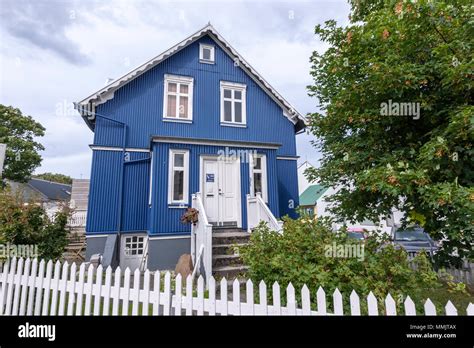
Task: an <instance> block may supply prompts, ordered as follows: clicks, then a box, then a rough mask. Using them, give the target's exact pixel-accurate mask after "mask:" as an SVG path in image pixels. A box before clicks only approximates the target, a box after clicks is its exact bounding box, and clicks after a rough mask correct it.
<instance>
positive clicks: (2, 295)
mask: <svg viewBox="0 0 474 348" xmlns="http://www.w3.org/2000/svg"><path fill="white" fill-rule="evenodd" d="M9 269H10V261H9V260H8V261H7V262H6V263H4V264H3V272H2V282H1V284H2V289H1V291H0V315H3V313H4V310H3V308H4V307H5V305H6V303H7V301H6V300H7V299H6V295H7V287H8V286H9V283H8V271H9Z"/></svg>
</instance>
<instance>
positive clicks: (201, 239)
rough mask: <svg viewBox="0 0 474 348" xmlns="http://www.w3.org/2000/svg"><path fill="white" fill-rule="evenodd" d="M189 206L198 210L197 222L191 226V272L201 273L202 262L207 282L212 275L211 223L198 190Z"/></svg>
mask: <svg viewBox="0 0 474 348" xmlns="http://www.w3.org/2000/svg"><path fill="white" fill-rule="evenodd" d="M191 206H192V207H193V208H194V209H196V210H197V211H198V212H199V213H198V221H197V223H196V224H195V225H192V227H191V256H192V259H193V265H194V270H193V274H194V273H195V272H196V273H197V274H200V273H201V263H202V266H203V267H202V269H203V271H204V278H205V279H206V283H207V279H209V278H210V277H211V275H212V225H211V224H210V223H209V220H208V219H207V214H206V210H205V209H204V204H203V203H202V198H201V193H200V192H196V193H195V194H193V195H192V203H191ZM197 247H199V254H198V255H196V251H197ZM201 249H202V252H201Z"/></svg>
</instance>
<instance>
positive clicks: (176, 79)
mask: <svg viewBox="0 0 474 348" xmlns="http://www.w3.org/2000/svg"><path fill="white" fill-rule="evenodd" d="M170 82H171V83H176V92H168V83H170ZM180 85H187V86H188V94H181V92H180ZM193 86H194V79H193V78H192V77H188V76H179V75H169V74H165V78H164V93H163V120H165V121H174V122H184V123H190V122H192V120H193ZM170 93H171V94H172V95H175V96H176V116H168V115H167V112H168V94H170ZM181 96H187V97H188V117H187V118H180V117H179V101H180V97H181Z"/></svg>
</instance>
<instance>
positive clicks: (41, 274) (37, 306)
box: [35, 260, 45, 315]
mask: <svg viewBox="0 0 474 348" xmlns="http://www.w3.org/2000/svg"><path fill="white" fill-rule="evenodd" d="M44 265H45V262H44V260H41V261H40V264H39V271H38V279H37V282H36V285H37V288H36V299H35V315H40V314H41V300H42V299H43V282H44V280H43V279H44V278H43V277H44Z"/></svg>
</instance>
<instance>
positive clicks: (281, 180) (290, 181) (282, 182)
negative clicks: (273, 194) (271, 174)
mask: <svg viewBox="0 0 474 348" xmlns="http://www.w3.org/2000/svg"><path fill="white" fill-rule="evenodd" d="M276 162H277V163H276V167H277V172H278V194H279V205H280V214H281V216H285V215H289V216H290V217H291V218H296V217H297V216H298V214H297V213H296V211H295V208H296V207H297V206H298V205H299V196H298V180H297V174H296V173H297V163H296V161H291V160H281V159H279V160H277V161H276ZM291 204H293V205H292V206H293V208H292V207H290V205H291Z"/></svg>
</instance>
